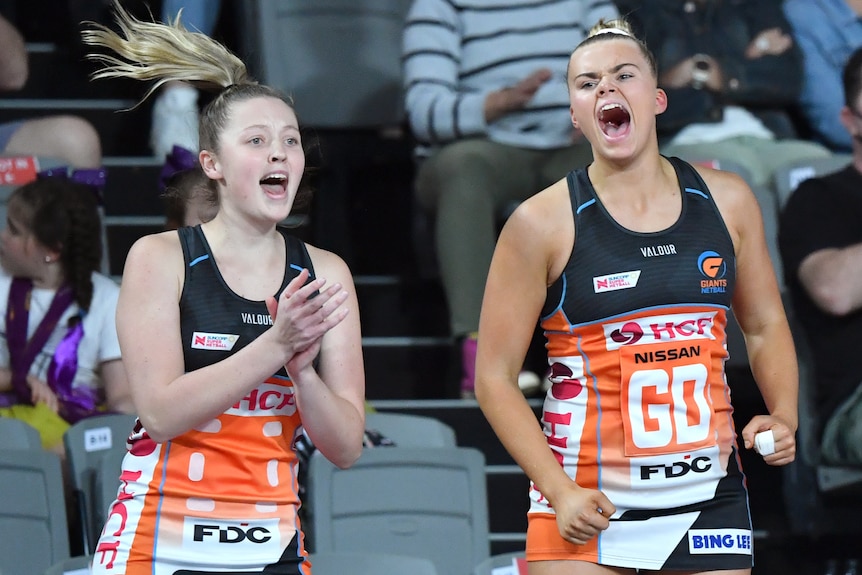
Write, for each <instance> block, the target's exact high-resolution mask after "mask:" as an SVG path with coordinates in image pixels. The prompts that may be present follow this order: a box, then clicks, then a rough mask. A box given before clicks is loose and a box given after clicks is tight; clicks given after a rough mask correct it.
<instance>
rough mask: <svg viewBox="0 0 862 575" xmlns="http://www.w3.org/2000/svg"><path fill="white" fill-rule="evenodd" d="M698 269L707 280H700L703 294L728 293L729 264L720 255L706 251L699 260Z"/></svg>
mask: <svg viewBox="0 0 862 575" xmlns="http://www.w3.org/2000/svg"><path fill="white" fill-rule="evenodd" d="M697 268H698V270H700V273H701V275H702V276H703V277H704V278H706V279H703V280H700V292H701V293H724V292H726V291H727V280H726V279H724V276H725V274H727V262H726V261H725V260H724V258H723V257H721V255H720V254H718V253H716V252H713V251H705V252H703V253H702V254H700V256H699V257H698V258H697Z"/></svg>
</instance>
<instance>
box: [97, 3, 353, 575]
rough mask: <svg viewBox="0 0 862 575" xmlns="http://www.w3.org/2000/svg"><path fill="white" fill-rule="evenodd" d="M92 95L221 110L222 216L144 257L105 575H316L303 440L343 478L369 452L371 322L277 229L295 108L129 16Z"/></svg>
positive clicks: (168, 32)
mask: <svg viewBox="0 0 862 575" xmlns="http://www.w3.org/2000/svg"><path fill="white" fill-rule="evenodd" d="M114 8H115V13H116V21H117V24H118V30H119V32H114V31H112V30H110V29H109V28H107V27H104V26H99V25H93V27H92V28H90V29H88V30H87V31H85V32H84V41H85V42H86V43H87V44H89V45H90V46H95V47H99V48H107V49H109V50H111V51H113V52H114V54H115V55H108V54H104V53H101V54H92V55H91V56H90V57H91V58H92V59H94V60H95V61H97V62H99V63H100V64H101V65H102V67H101V69H100V70H98V71H97V72H96V73H95V74H94V77H95V78H111V77H128V78H133V79H137V80H142V81H151V82H152V83H153V87H152V88H151V90H150V92H148V94H149V93H151V92H152V90H153V89H156V88H157V87H158V86H159V85H161V84H163V83H164V82H167V81H170V80H184V81H186V82H190V83H192V84H193V85H195V86H196V87H198V88H199V89H201V90H209V91H213V92H214V97H213V99H212V100H211V101H210V103H209V104H208V105H207V106H205V107H204V109H203V110H202V112H201V116H200V129H199V132H200V138H199V140H200V152H199V153H198V155H197V157H198V161H199V162H200V165H201V168H202V170H203V172H204V173H205V174H206V176H207V177H208V178H209V179H210V180H212V182H213V183H214V185H215V188H216V190H217V193H218V206H219V207H218V212H217V213H216V215H215V217H214V218H213V219H212V220H210V221H208V222H205V223H202V224H199V225H196V226H193V227H181V228H179V229H178V230H172V231H165V232H161V233H157V234H153V235H148V236H145V237H143V238H141V239H140V240H138V241H137V242H136V243H135V244H134V245H133V246H132V248H131V249H130V251H129V254H128V257H127V259H126V267H125V270H124V272H123V281H122V285H121V288H120V297H119V303H118V309H117V331H118V334H119V338H120V345H121V347H122V348H123V352H124V354H123V358H124V361H125V362H126V367H127V373H128V375H129V383H130V387H131V392H132V398H133V401H134V405H135V408H136V412H137V414H138V418H139V420H138V423H137V425H136V426H135V429H134V430H133V432H132V435H131V436H130V438H129V443H130V448H129V453H128V454H127V455H126V457H125V459H124V461H123V465H122V470H121V476H120V482H119V484H120V488H119V491H118V496H117V500H116V501H115V502H114V503H113V505H112V506H111V507H110V509H109V510H108V517H107V520H106V523H105V528H104V530H103V534H102V536H101V538H100V540H99V541H98V543H97V546H96V549H95V556H94V559H93V566H92V572H93V573H97V574H106V573H124V574H126V575H141V574H144V573H146V574H148V575H151V574H167V573H172V574H180V573H183V574H199V575H200V574H207V573H216V572H218V573H224V572H235V573H264V572H265V573H278V574H309V573H310V572H311V566H310V563H309V561H308V557H307V555H308V554H307V552H306V550H305V546H304V542H303V535H302V530H301V526H300V522H299V518H298V513H297V512H298V510H299V506H300V500H299V496H298V493H297V482H296V477H297V454H296V450H295V448H294V442H295V440H296V439H297V437H299V436H300V435H301V434H302V433H303V431H304V432H305V433H306V434H307V435H308V437H309V438H310V439H311V440H312V441H313V443H314V445H315V446H316V447H317V449H318V450H319V451H320V452H321V453H322V454H323V455H324V456H325V457H327V458H328V459H329V460H330V461H332V462H333V463H334V464H335V465H337V466H339V467H342V468H343V467H348V466H350V465H351V464H352V463H353V462H354V461H356V459H357V458H358V457H359V455H360V453H361V451H362V439H363V431H364V425H365V416H364V407H363V401H364V395H365V379H364V366H363V360H362V347H361V334H360V324H359V311H358V305H357V300H356V293H355V289H354V285H353V280H352V277H351V274H350V271H349V270H348V268H347V266H346V264H345V263H344V261H343V260H342V259H341V258H340V257H338V256H336V255H335V254H333V253H330V252H327V251H324V250H322V249H319V248H316V247H314V246H311V245H308V244H305V243H304V242H302V241H300V240H299V239H297V238H295V237H294V236H292V235H290V234H288V233H287V231H286V230H285V228H283V227H281V226H279V225H278V224H279V222H281V221H282V220H284V219H285V218H286V217H287V216H288V215H289V214H290V212H291V209H292V208H293V206H294V205H295V204H294V202H295V200H296V196H297V192H298V190H299V189H300V182H301V181H302V178H303V174H304V172H305V153H304V150H303V146H302V140H301V137H300V130H299V123H298V121H297V118H296V113H295V112H294V109H293V106H292V104H291V101H290V100H289V99H287V98H286V97H285V96H283V95H282V94H280V93H279V92H278V91H277V90H275V89H273V88H270V87H268V86H264V85H261V84H258V83H256V82H255V81H254V80H252V79H251V78H250V77H249V75H248V73H247V71H246V68H245V66H244V65H243V63H242V62H241V61H240V60H239V59H238V58H236V56H234V55H233V54H232V53H230V52H229V51H228V50H226V49H225V48H224V47H223V46H221V45H220V44H218V43H217V42H215V41H214V40H212V39H211V38H209V37H208V36H205V35H203V34H198V33H193V32H189V31H188V30H186V29H185V28H184V27H183V26H182V24H181V22H179V21H174V22H171V23H170V24H167V25H166V24H159V23H152V22H144V21H141V20H138V19H136V18H133V17H132V16H131V15H129V14H128V13H127V12H126V11H124V10H123V9H122V7H121V6H119V4H118V3H116V2H115V3H114Z"/></svg>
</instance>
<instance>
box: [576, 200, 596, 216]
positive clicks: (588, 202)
mask: <svg viewBox="0 0 862 575" xmlns="http://www.w3.org/2000/svg"><path fill="white" fill-rule="evenodd" d="M595 203H596V199H595V198H593V199H592V200H587V201H586V202H584V203H583V204H581V205H580V206H578V209H577V210H576V212H575V213H577V214H580V213H581V212H582V211H584V210H585V209H587V208H588V207H590V206H591V205H593V204H595Z"/></svg>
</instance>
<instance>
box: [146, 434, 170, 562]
mask: <svg viewBox="0 0 862 575" xmlns="http://www.w3.org/2000/svg"><path fill="white" fill-rule="evenodd" d="M164 451H165V454H164V458H163V459H162V462H163V463H162V480H161V483H159V491H158V495H159V505H158V508H157V509H156V524H155V525H154V526H153V563H152V568H153V575H156V564H157V563H158V562H159V560H158V557H159V555H158V553H157V551H156V550H157V549H158V547H159V533H161V532H160V531H159V523H161V521H162V504H164V502H165V483H166V482H167V480H168V458H169V457H170V454H171V441H166V442H165V446H164ZM156 465H158V461H157V462H156ZM139 518H140V515H139Z"/></svg>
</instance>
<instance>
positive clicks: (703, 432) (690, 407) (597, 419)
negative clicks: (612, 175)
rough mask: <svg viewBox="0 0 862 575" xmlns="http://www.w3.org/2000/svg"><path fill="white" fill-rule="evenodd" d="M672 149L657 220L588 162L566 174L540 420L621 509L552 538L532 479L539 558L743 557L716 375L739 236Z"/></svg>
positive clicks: (741, 501)
mask: <svg viewBox="0 0 862 575" xmlns="http://www.w3.org/2000/svg"><path fill="white" fill-rule="evenodd" d="M670 160H671V162H672V164H673V166H674V168H675V170H676V173H677V177H678V180H679V182H680V193H681V196H682V209H681V213H680V216H679V218H678V220H677V221H676V222H675V223H674V224H673V225H672V226H671V227H669V228H667V229H665V230H663V231H660V232H655V233H637V232H633V231H630V230H627V229H625V228H623V227H622V226H620V225H619V224H618V223H617V222H616V221H614V220H613V218H612V217H611V216H610V214H609V213H608V212H607V211H606V209H605V207H604V206H603V205H602V203H601V200H600V199H599V198H598V197H597V196H596V193H595V190H594V189H593V186H592V184H591V182H590V180H589V177H588V175H587V171H586V169H581V170H576V171H574V172H571V173H570V174H569V175H568V184H569V190H570V197H571V202H572V209H573V217H574V218H575V236H576V241H575V245H574V249H573V251H572V254H571V256H570V259H569V261H568V263H567V265H566V268H565V270H564V272H563V273H562V275H561V277H560V278H559V279H558V280H557V281H556V282H555V283H554V284H553V285H552V286H551V287H550V288H549V289H548V295H547V300H546V303H545V308H544V310H543V317H542V318H541V326H542V328H543V330H544V333H545V337H546V338H547V345H546V347H547V350H548V363H549V377H550V379H551V382H552V387H551V388H550V389H549V390H548V393H547V396H546V398H545V402H544V409H543V416H542V424H543V428H544V431H545V435H546V436H547V440H548V445H549V446H550V448H551V449H552V450H553V452H554V455H555V456H556V458H557V460H558V461H559V462H560V464H561V465H562V466H563V467H564V469H565V470H566V472H567V474H568V475H569V476H570V477H571V478H572V479H573V480H574V481H575V482H576V483H577V484H578V485H580V486H582V487H588V488H593V489H599V490H601V491H602V492H603V493H605V495H607V497H608V498H609V499H610V500H611V502H613V504H614V505H615V506H616V509H617V511H616V513H615V514H614V516H613V517H612V518H611V526H610V527H609V528H608V529H607V530H606V531H604V532H602V533H601V534H599V535H598V536H597V537H595V538H593V539H592V540H591V541H590V542H589V543H588V544H587V545H584V546H576V545H573V544H570V543H567V542H566V541H564V540H563V539H562V538H561V537H559V534H558V531H557V527H556V523H555V520H554V517H553V509H552V508H551V507H550V505H549V503H548V501H547V500H546V499H545V498H544V497H543V496H542V494H541V493H540V492H539V491H538V490H537V488H536V487H535V486H534V485H532V486H531V490H530V499H531V505H530V529H529V532H528V547H527V549H528V556H529V557H531V558H532V559H533V560H541V559H582V560H586V561H591V562H596V563H600V564H604V565H614V566H621V567H635V568H638V567H639V568H646V569H661V568H670V569H694V570H700V569H701V568H702V567H703V566H704V565H712V566H713V567H712V568H723V569H729V568H738V567H742V568H744V567H750V566H751V525H750V520H749V518H748V509H747V496H746V494H745V487H744V484H743V479H742V475H741V471H740V466H739V461H738V457H737V451H736V445H735V441H736V439H735V438H736V434H735V430H734V425H733V419H732V407H731V404H730V392H729V389H728V387H727V384H726V381H725V375H724V362H725V361H726V359H727V357H728V354H727V346H726V342H725V327H726V324H727V314H728V311H729V308H730V303H731V297H732V294H733V288H734V280H735V257H734V247H733V242H732V240H731V238H730V235H729V233H728V231H727V228H726V226H725V224H724V221H723V219H722V217H721V215H720V213H719V211H718V208H717V207H716V205H715V203H714V201H713V199H712V196H711V194H710V192H709V190H708V189H707V187H706V185H705V183H704V182H703V180H702V179H701V178H700V176H699V174H697V172H696V171H695V170H694V168H692V167H691V166H690V165H688V164H687V163H685V162H683V161H681V160H679V159H677V158H671V159H670ZM534 520H535V521H534ZM717 556H723V557H724V558H721V557H719V559H718V561H719V563H716V562H715V561H716V557H717ZM701 561H707V562H706V563H703V562H701ZM709 561H712V562H709ZM727 561H729V562H727ZM715 565H727V566H722V567H715Z"/></svg>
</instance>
